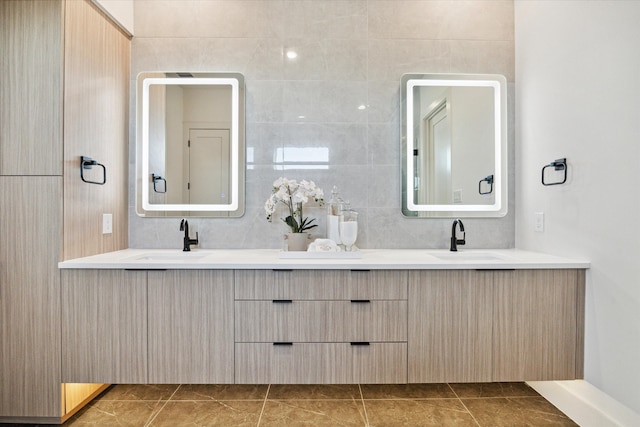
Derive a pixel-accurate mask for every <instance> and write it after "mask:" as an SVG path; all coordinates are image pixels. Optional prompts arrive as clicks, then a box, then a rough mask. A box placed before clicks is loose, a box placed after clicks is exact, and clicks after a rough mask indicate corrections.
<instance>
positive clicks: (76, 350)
mask: <svg viewBox="0 0 640 427" xmlns="http://www.w3.org/2000/svg"><path fill="white" fill-rule="evenodd" d="M61 275H62V276H61V277H62V347H63V348H64V352H63V358H62V380H63V382H70V383H115V384H118V383H135V384H143V383H146V382H147V363H146V361H147V273H146V272H145V271H125V270H62V271H61Z"/></svg>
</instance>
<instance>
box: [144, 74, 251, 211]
mask: <svg viewBox="0 0 640 427" xmlns="http://www.w3.org/2000/svg"><path fill="white" fill-rule="evenodd" d="M137 83H138V84H137V86H138V91H137V94H138V98H137V101H138V102H137V105H138V108H137V110H138V112H137V120H138V121H137V123H138V126H137V141H138V144H137V156H136V158H137V159H138V161H137V165H136V166H137V167H136V170H137V174H138V176H137V179H136V193H137V197H136V211H137V213H138V215H140V216H146V217H148V216H153V217H157V216H170V217H172V216H176V217H177V216H206V217H216V216H224V217H239V216H242V215H243V214H244V187H245V184H244V181H245V180H244V177H245V167H244V165H245V143H244V121H245V117H244V116H245V114H244V78H243V76H242V75H241V74H238V73H171V72H145V73H140V74H139V75H138V82H137Z"/></svg>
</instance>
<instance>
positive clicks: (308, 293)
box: [235, 270, 407, 300]
mask: <svg viewBox="0 0 640 427" xmlns="http://www.w3.org/2000/svg"><path fill="white" fill-rule="evenodd" d="M235 274H236V276H235V283H236V299H240V300H252V299H258V300H260V299H265V300H271V299H293V300H318V299H321V300H322V299H324V300H350V299H370V300H376V299H382V300H394V299H400V300H402V299H407V271H400V270H366V271H359V270H291V271H280V270H275V271H273V270H238V271H236V273H235Z"/></svg>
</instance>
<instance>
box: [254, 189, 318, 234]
mask: <svg viewBox="0 0 640 427" xmlns="http://www.w3.org/2000/svg"><path fill="white" fill-rule="evenodd" d="M323 197H324V193H323V192H322V189H321V188H319V187H318V186H317V185H316V184H315V183H314V182H313V181H306V180H302V181H300V182H297V181H296V180H295V179H287V178H282V177H281V178H278V179H276V180H275V181H274V182H273V191H272V194H271V196H270V197H269V198H268V199H267V201H266V202H265V204H264V211H265V213H266V214H267V221H269V222H271V220H272V218H273V214H274V213H275V212H276V210H277V208H278V206H279V205H280V203H282V204H284V205H285V206H286V207H287V208H288V210H289V212H288V213H289V215H288V216H287V217H286V218H281V219H282V221H284V223H285V224H287V225H288V226H289V228H291V232H292V233H304V232H305V231H307V230H310V229H312V228H314V227H317V226H318V224H312V223H313V222H314V221H315V218H312V219H311V220H309V218H304V215H303V214H302V207H303V206H304V204H305V203H307V202H309V201H310V200H313V201H315V202H316V203H318V204H320V205H322V204H323V203H324V199H323Z"/></svg>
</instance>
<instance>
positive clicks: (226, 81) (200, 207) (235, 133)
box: [142, 77, 240, 212]
mask: <svg viewBox="0 0 640 427" xmlns="http://www.w3.org/2000/svg"><path fill="white" fill-rule="evenodd" d="M154 84H158V85H181V86H184V85H217V86H231V109H232V113H231V197H230V199H231V203H228V204H162V205H160V204H151V203H149V191H150V190H149V187H150V185H149V179H148V177H149V93H150V87H151V85H154ZM239 103H240V85H239V82H238V80H237V79H233V78H198V77H193V78H188V79H183V78H148V79H144V82H143V87H142V207H143V209H145V210H148V211H198V212H200V211H211V212H220V211H222V212H227V211H235V210H237V209H238V205H239V200H238V199H239V197H240V191H239V185H240V184H239V180H238V175H239V174H238V172H239V171H238V167H239V165H238V164H239V131H240V129H239V114H240V106H239Z"/></svg>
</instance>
